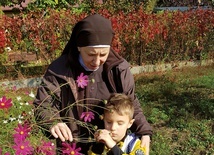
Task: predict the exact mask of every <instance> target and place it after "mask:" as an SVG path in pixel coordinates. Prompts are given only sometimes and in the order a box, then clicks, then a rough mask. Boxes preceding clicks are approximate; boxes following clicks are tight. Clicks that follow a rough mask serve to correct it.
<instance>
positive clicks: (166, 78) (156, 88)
mask: <svg viewBox="0 0 214 155" xmlns="http://www.w3.org/2000/svg"><path fill="white" fill-rule="evenodd" d="M135 79H136V84H137V86H136V89H137V96H138V97H139V100H140V102H141V104H142V108H143V111H144V113H145V115H146V117H147V119H148V121H149V122H150V123H151V125H152V126H153V128H154V135H153V140H152V145H151V155H157V154H158V155H165V154H179V155H183V154H191V155H192V154H197V155H198V154H207V155H211V154H213V153H214V149H213V143H214V136H213V135H214V134H213V133H214V131H213V128H214V123H213V122H214V66H213V65H212V66H204V67H195V68H184V69H182V70H177V71H168V72H165V73H149V74H148V73H147V74H145V75H137V76H136V77H135ZM167 146H168V147H167Z"/></svg>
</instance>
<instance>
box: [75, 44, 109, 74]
mask: <svg viewBox="0 0 214 155" xmlns="http://www.w3.org/2000/svg"><path fill="white" fill-rule="evenodd" d="M78 50H79V52H80V54H81V56H82V60H83V62H84V64H85V66H86V67H87V68H88V69H90V70H97V69H98V68H99V67H100V66H101V65H102V64H104V63H105V61H106V59H107V57H108V54H109V52H110V47H78Z"/></svg>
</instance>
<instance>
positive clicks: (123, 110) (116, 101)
mask: <svg viewBox="0 0 214 155" xmlns="http://www.w3.org/2000/svg"><path fill="white" fill-rule="evenodd" d="M112 111H114V112H116V113H118V114H119V115H128V116H129V118H130V119H132V118H133V115H134V105H133V102H132V100H131V98H130V97H128V96H127V95H125V94H120V93H114V94H112V95H111V96H110V98H109V99H108V102H107V104H106V105H105V110H104V115H105V113H108V112H112Z"/></svg>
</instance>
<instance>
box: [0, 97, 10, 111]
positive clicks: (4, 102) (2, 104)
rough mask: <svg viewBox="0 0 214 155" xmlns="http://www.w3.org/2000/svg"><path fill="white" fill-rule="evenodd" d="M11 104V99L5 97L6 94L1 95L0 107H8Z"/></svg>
mask: <svg viewBox="0 0 214 155" xmlns="http://www.w3.org/2000/svg"><path fill="white" fill-rule="evenodd" d="M11 106H12V99H8V100H7V98H6V96H3V97H2V98H0V109H9V108H10V107H11Z"/></svg>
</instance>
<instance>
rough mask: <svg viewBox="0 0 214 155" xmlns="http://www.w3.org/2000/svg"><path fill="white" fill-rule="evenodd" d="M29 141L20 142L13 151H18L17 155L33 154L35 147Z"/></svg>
mask: <svg viewBox="0 0 214 155" xmlns="http://www.w3.org/2000/svg"><path fill="white" fill-rule="evenodd" d="M29 143H30V142H29V141H20V142H19V143H17V144H16V145H14V146H13V149H14V150H15V151H16V153H15V154H16V155H29V154H32V151H33V147H31V146H30V145H29Z"/></svg>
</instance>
